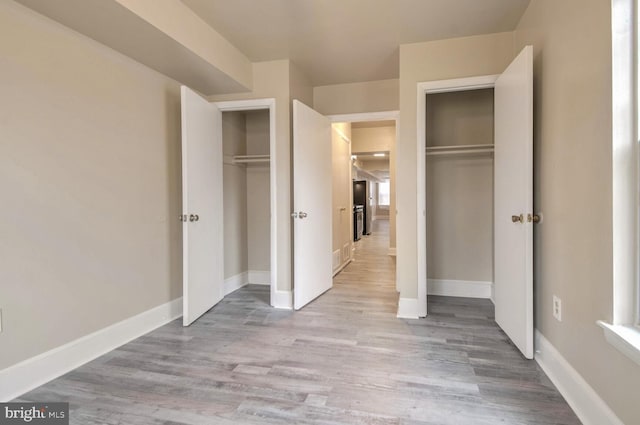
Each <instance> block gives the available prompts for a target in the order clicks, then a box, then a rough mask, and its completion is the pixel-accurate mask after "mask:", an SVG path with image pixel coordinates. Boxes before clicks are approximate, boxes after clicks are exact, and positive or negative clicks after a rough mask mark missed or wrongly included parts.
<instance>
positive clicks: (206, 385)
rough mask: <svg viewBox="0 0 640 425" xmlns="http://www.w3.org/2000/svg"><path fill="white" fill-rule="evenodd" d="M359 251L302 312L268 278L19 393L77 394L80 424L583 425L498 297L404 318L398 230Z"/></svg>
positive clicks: (439, 300) (380, 228)
mask: <svg viewBox="0 0 640 425" xmlns="http://www.w3.org/2000/svg"><path fill="white" fill-rule="evenodd" d="M385 224H386V222H383V221H380V222H376V226H377V229H376V230H377V231H375V232H374V233H373V234H372V235H371V236H366V237H364V238H363V239H362V240H361V241H360V242H358V243H357V245H356V252H355V260H354V261H353V262H352V263H351V264H350V265H349V266H348V267H347V268H346V269H345V270H344V271H343V272H342V273H340V274H339V275H338V276H336V278H335V280H334V288H333V289H332V290H330V291H329V292H327V293H326V294H324V295H323V296H321V297H320V298H318V299H317V300H315V301H314V302H312V303H311V304H310V305H308V306H307V307H305V308H304V309H302V310H301V311H297V312H290V311H281V310H274V309H272V308H271V307H270V306H269V305H268V303H267V299H268V294H269V288H268V287H267V286H255V285H252V286H248V287H245V288H242V289H240V290H238V291H236V292H234V293H233V294H231V295H229V296H227V297H226V298H225V299H224V300H223V301H222V302H221V303H220V304H219V305H217V306H216V307H215V308H214V309H212V310H211V311H210V312H208V313H207V314H205V315H204V316H203V317H202V318H201V319H200V320H198V321H197V322H196V323H194V324H193V325H192V326H191V327H189V328H183V327H182V326H181V322H180V320H176V321H173V322H172V323H170V324H168V325H166V326H163V327H161V328H159V329H157V330H156V331H154V332H151V333H149V334H147V335H145V336H143V337H141V338H138V339H136V340H134V341H132V342H130V343H128V344H126V345H124V346H122V347H120V348H118V349H116V350H114V351H112V352H110V353H108V354H106V355H104V356H102V357H100V358H98V359H97V360H95V361H92V362H90V363H88V364H86V365H84V366H82V367H80V368H78V369H77V370H75V371H73V372H71V373H68V374H67V375H65V376H63V377H61V378H58V379H56V380H54V381H52V382H50V383H48V384H46V385H44V386H43V387H40V388H38V389H36V390H34V391H32V392H30V393H28V394H26V395H25V396H23V397H22V398H21V399H20V400H24V401H45V400H46V401H69V402H70V403H71V423H72V424H83V425H86V424H127V425H135V424H165V425H180V424H323V425H330V424H404V425H447V424H460V425H467V424H474V425H489V424H532V425H533V424H536V425H539V424H549V425H550V424H567V425H568V424H578V423H579V421H578V420H577V418H576V417H575V416H574V414H573V412H572V411H571V410H570V409H569V407H568V406H567V404H566V403H565V402H564V400H563V399H562V397H561V396H560V395H559V394H558V392H557V391H556V390H555V388H554V387H553V386H552V385H551V383H550V382H549V381H548V379H547V378H546V377H545V375H544V374H543V373H542V372H541V370H540V369H539V368H538V367H537V365H536V363H535V362H533V361H527V360H523V359H522V357H521V356H520V354H519V352H518V351H517V350H516V349H515V348H514V347H513V346H512V345H511V344H510V343H509V342H508V341H507V339H506V337H505V335H504V334H503V333H502V332H501V331H500V330H499V329H498V328H497V326H496V325H495V323H494V322H493V319H492V314H493V307H492V304H491V302H490V301H488V300H470V299H462V298H457V299H455V298H449V299H447V298H443V297H430V300H431V301H430V302H431V303H430V306H429V310H430V313H431V314H430V316H429V317H428V318H427V319H421V320H414V321H411V320H400V319H397V318H396V317H395V312H396V303H397V293H396V292H395V288H394V275H395V272H394V262H393V258H392V257H389V256H388V255H387V248H388V246H387V240H388V239H387V233H386V232H388V224H386V226H385Z"/></svg>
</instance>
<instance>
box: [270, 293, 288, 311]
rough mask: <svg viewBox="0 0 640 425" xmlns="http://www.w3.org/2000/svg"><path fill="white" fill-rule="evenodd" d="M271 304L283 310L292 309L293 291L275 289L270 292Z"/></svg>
mask: <svg viewBox="0 0 640 425" xmlns="http://www.w3.org/2000/svg"><path fill="white" fill-rule="evenodd" d="M271 305H272V306H273V307H274V308H281V309H285V310H293V292H291V291H279V290H277V291H275V294H274V293H273V292H272V293H271Z"/></svg>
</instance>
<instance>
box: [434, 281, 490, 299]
mask: <svg viewBox="0 0 640 425" xmlns="http://www.w3.org/2000/svg"><path fill="white" fill-rule="evenodd" d="M492 288H493V282H482V281H473V280H451V279H427V293H428V294H429V295H442V296H446V297H467V298H486V299H491V294H492Z"/></svg>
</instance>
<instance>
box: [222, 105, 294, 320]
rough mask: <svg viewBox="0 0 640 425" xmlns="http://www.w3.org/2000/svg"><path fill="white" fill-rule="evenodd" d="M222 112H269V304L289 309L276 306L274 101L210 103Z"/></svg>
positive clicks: (276, 241) (276, 247) (276, 238)
mask: <svg viewBox="0 0 640 425" xmlns="http://www.w3.org/2000/svg"><path fill="white" fill-rule="evenodd" d="M212 103H213V104H215V105H216V106H217V107H218V109H219V110H220V114H222V112H241V111H258V110H265V109H266V110H268V111H269V186H270V187H269V198H270V200H269V203H270V205H269V210H270V214H271V217H270V225H271V229H270V247H271V252H270V253H269V254H270V263H271V266H270V267H271V270H270V276H271V277H270V280H271V282H270V283H269V288H270V302H269V304H270V305H271V306H272V307H276V308H286V309H291V306H290V305H278V299H279V298H278V297H277V294H276V292H277V276H278V273H277V266H278V232H277V226H278V220H277V217H278V202H277V200H278V197H277V190H278V187H277V185H276V164H277V161H276V100H275V99H274V98H265V99H248V100H229V101H222V102H212ZM218 137H220V139H221V140H222V125H220V127H219V130H218Z"/></svg>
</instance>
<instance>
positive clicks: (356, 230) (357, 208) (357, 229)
mask: <svg viewBox="0 0 640 425" xmlns="http://www.w3.org/2000/svg"><path fill="white" fill-rule="evenodd" d="M363 214H364V207H363V206H362V205H354V206H353V240H354V241H359V240H360V238H361V237H362V230H363V228H364V218H363Z"/></svg>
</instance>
